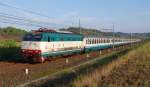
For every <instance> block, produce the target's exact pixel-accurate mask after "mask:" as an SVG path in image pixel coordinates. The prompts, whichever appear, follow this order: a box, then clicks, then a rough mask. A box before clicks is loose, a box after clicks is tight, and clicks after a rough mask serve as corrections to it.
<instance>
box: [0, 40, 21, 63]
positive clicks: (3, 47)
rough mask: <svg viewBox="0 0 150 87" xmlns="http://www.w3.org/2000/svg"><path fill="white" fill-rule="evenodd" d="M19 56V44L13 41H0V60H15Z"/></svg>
mask: <svg viewBox="0 0 150 87" xmlns="http://www.w3.org/2000/svg"><path fill="white" fill-rule="evenodd" d="M20 56H21V55H20V43H18V42H16V41H14V40H3V41H0V60H16V59H19V58H20Z"/></svg>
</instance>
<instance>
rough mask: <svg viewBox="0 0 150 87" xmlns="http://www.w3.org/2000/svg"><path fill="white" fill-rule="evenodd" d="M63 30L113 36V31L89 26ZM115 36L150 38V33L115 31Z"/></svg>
mask: <svg viewBox="0 0 150 87" xmlns="http://www.w3.org/2000/svg"><path fill="white" fill-rule="evenodd" d="M60 30H63V31H70V32H73V33H77V34H83V35H84V36H102V37H106V36H107V37H112V36H113V32H112V31H110V32H102V31H100V30H97V29H88V28H83V27H81V28H79V27H69V28H63V29H60ZM114 36H115V37H121V38H131V36H132V38H141V39H149V38H150V33H132V35H131V33H123V32H115V33H114Z"/></svg>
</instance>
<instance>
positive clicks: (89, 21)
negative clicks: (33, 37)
mask: <svg viewBox="0 0 150 87" xmlns="http://www.w3.org/2000/svg"><path fill="white" fill-rule="evenodd" d="M0 3H5V4H8V5H11V6H14V7H17V8H20V10H16V9H14V8H9V7H3V6H1V5H0V12H1V13H7V14H11V15H17V16H21V17H25V18H28V19H31V20H38V21H42V22H50V23H56V24H59V27H65V26H78V23H79V19H80V23H81V26H82V27H86V28H96V29H99V30H102V29H112V25H113V24H114V29H115V31H116V32H128V33H130V32H131V33H132V32H133V33H139V32H141V33H143V32H150V0H0ZM21 9H24V10H25V11H21ZM26 11H31V12H35V13H40V14H42V15H43V16H41V15H35V14H32V13H28V12H26ZM47 16H48V18H47ZM0 22H1V21H0ZM0 25H1V26H8V25H10V24H7V23H0ZM51 26H52V28H53V27H54V28H55V27H57V26H58V25H57V26H55V25H51ZM29 29H30V28H29ZM103 31H106V30H103Z"/></svg>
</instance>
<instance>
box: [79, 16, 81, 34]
mask: <svg viewBox="0 0 150 87" xmlns="http://www.w3.org/2000/svg"><path fill="white" fill-rule="evenodd" d="M79 32H80V34H81V24H80V19H79Z"/></svg>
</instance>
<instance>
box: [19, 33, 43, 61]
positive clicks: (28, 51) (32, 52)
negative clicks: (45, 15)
mask: <svg viewBox="0 0 150 87" xmlns="http://www.w3.org/2000/svg"><path fill="white" fill-rule="evenodd" d="M40 40H41V35H40V34H37V35H33V34H27V35H25V36H24V38H23V41H22V44H21V50H22V51H21V53H22V56H23V58H24V60H26V61H33V62H43V61H44V58H42V57H41V42H40Z"/></svg>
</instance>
